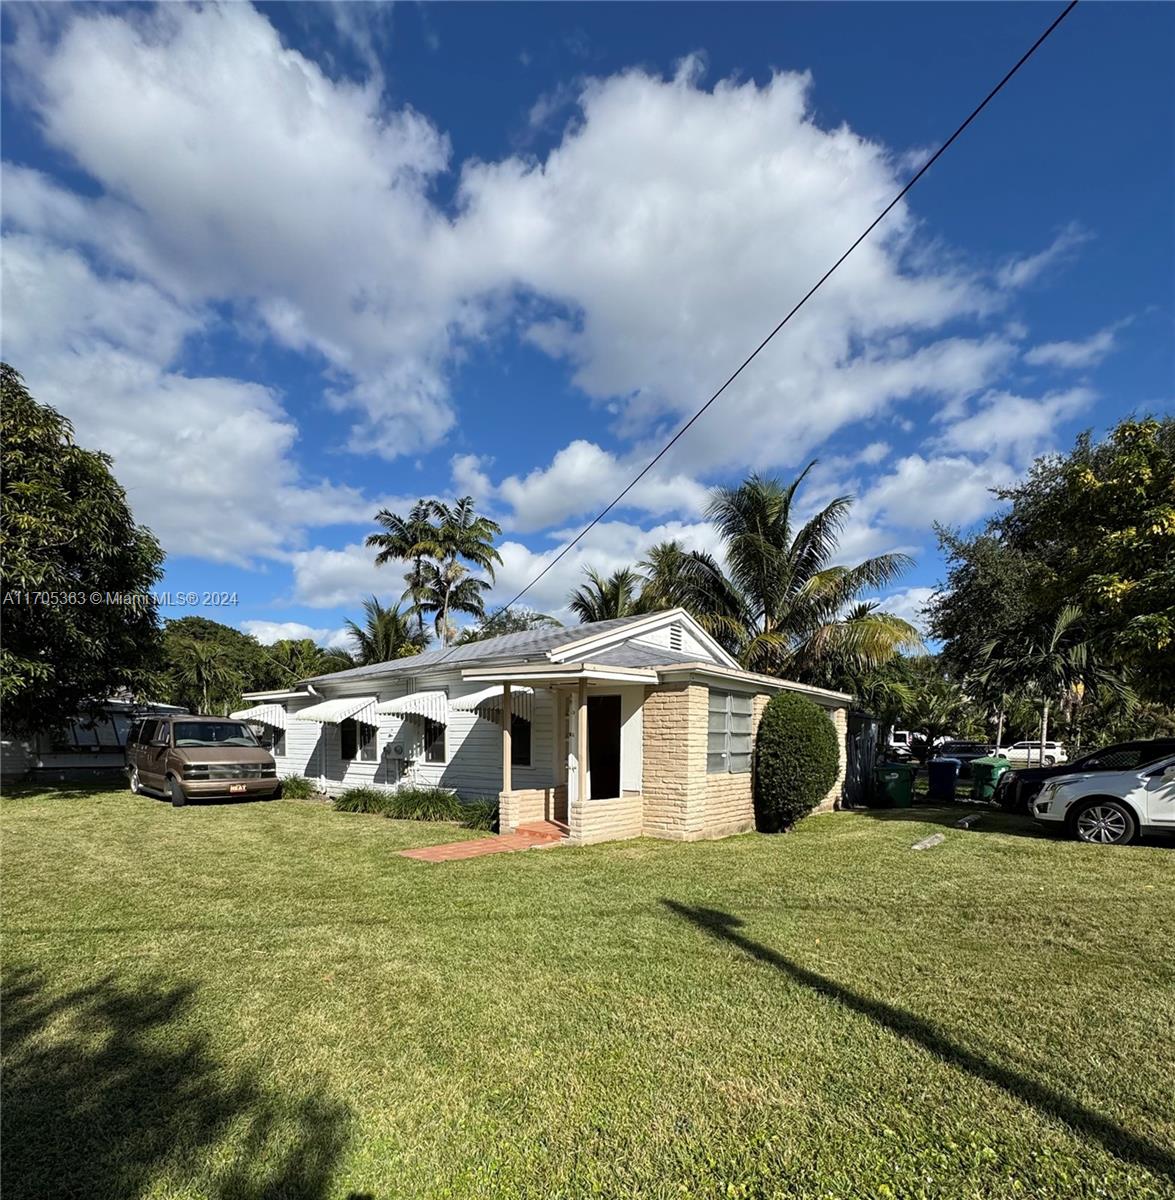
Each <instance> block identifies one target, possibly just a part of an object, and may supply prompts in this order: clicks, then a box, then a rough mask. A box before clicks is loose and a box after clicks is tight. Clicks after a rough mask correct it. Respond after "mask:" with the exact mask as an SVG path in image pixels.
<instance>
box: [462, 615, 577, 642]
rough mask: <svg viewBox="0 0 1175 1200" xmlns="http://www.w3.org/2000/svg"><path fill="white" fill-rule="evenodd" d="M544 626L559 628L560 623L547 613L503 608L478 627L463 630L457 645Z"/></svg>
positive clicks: (483, 619)
mask: <svg viewBox="0 0 1175 1200" xmlns="http://www.w3.org/2000/svg"><path fill="white" fill-rule="evenodd" d="M544 626H554V627H559V626H560V622H559V621H556V620H555V618H554V617H549V616H547V614H546V613H540V612H535V611H534V610H533V609H529V608H503V609H501V610H500V611H498V612H496V613H491V614H490V615H489V616H488V617H483V618H482V619H481V620H480V621H478V623H477V624H476V625H470V626H468V627H467V628H465V629H463V630H462V631H461V632H460V634H458V636H457V642H456V644H457V645H458V646H464V645H466V644H467V643H469V642H481V641H485V639H486V638H494V637H501V636H502V635H503V634H506V633H526V632H527V631H528V630H531V629H541V628H543V627H544Z"/></svg>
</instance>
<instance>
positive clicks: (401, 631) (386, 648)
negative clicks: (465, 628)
mask: <svg viewBox="0 0 1175 1200" xmlns="http://www.w3.org/2000/svg"><path fill="white" fill-rule="evenodd" d="M363 612H364V614H365V621H364V623H363V625H357V624H356V623H355V622H354V621H348V622H347V629H348V631H349V633H350V635H351V641H352V642H353V643H354V644H355V661H356V662H357V663H358V665H359V666H361V667H366V666H369V665H371V664H372V663H381V662H391V661H392V660H393V659H396V658H405V657H406V656H408V655H410V654H419V653H420V651H421V650H423V649H424V642H423V641H422V640H421V638H420V636H419V635H418V634H415V633H413V632H412V629H411V627H410V624H409V618H408V615H407V614H405V613H402V612H401V611H400V607H399V605H393V606H392V607H391V608H384V606H383V605H382V604H380V602H379V601H378V600H377V599H376V598H375V597H374V596H372V597H371V598H370V599H369V600H364V601H363Z"/></svg>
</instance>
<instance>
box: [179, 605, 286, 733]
mask: <svg viewBox="0 0 1175 1200" xmlns="http://www.w3.org/2000/svg"><path fill="white" fill-rule="evenodd" d="M290 683H291V680H290V679H289V678H288V677H283V676H281V675H280V674H278V673H276V672H275V669H274V667H273V665H272V664H271V663H270V662H268V661H267V658H266V652H265V649H264V648H263V647H262V646H261V644H260V643H259V642H258V641H257V639H256V638H255V637H252V636H250V635H249V634H247V633H242V632H241V631H240V630H239V629H233V628H232V626H231V625H222V624H221V623H220V622H219V621H211V620H209V619H208V618H207V617H197V616H191V617H179V618H177V619H176V620H173V621H168V622H167V624H166V625H165V626H164V628H163V654H162V671H161V674H160V678H159V683H158V687H159V690H160V692H161V693H162V694H163V696H164V697H165V699H166V700H167V701H168V702H169V703H171V704H180V705H183V707H184V708H188V709H191V710H192V711H193V712H202V713H220V714H223V713H226V712H229V711H231V710H232V709H233V708H235V707H237V701H238V700H239V699H240V696H241V693H242V692H244V691H252V690H254V689H261V688H266V687H275V686H289V685H290Z"/></svg>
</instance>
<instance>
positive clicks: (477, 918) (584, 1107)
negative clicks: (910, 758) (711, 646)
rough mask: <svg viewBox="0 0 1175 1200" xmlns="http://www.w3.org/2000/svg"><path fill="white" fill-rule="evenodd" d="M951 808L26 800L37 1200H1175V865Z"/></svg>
mask: <svg viewBox="0 0 1175 1200" xmlns="http://www.w3.org/2000/svg"><path fill="white" fill-rule="evenodd" d="M957 817H958V810H954V811H951V810H944V809H922V808H915V809H912V810H890V811H877V812H873V813H862V814H830V815H827V816H817V817H811V818H809V819H807V820H806V821H804V822H803V823H802V824H801V825H800V827H799V828H798V830H797V831H796V832H795V833H792V834H788V835H786V836H782V837H775V838H765V837H760V836H756V835H748V836H745V837H739V838H732V839H729V840H727V841H723V842H705V843H697V844H693V845H680V844H672V843H664V842H653V841H639V842H628V843H618V844H613V845H604V846H598V847H593V848H590V849H586V850H572V849H566V848H564V849H558V850H548V851H544V852H541V853H523V854H507V855H494V856H490V857H488V858H482V859H477V860H471V861H468V862H462V863H454V864H447V865H443V866H428V865H424V864H421V863H418V862H414V861H411V860H408V859H404V858H400V857H398V856H397V855H396V854H395V851H396V850H398V849H402V848H405V847H408V846H419V845H426V844H429V843H432V842H438V841H442V840H447V839H453V838H467V837H469V836H471V835H470V833H469V831H468V830H463V829H460V828H457V827H455V826H453V825H450V824H436V825H434V824H427V823H420V822H407V821H395V820H388V819H385V818H381V817H374V816H359V815H346V816H345V815H343V814H339V813H336V812H333V811H332V810H331V809H330V808H329V807H327V806H326V805H323V804H321V803H314V802H305V801H294V800H281V801H278V802H275V803H270V804H243V803H241V804H208V805H189V806H187V807H186V808H182V809H173V808H172V807H171V806H170V805H166V804H163V803H161V802H154V801H151V800H148V799H145V798H134V797H131V796H130V795H129V794H127V793H125V792H124V793H96V792H91V793H87V792H85V791H82V790H74V791H72V792H70V793H67V794H65V795H64V796H62V797H61V798H58V797H55V796H37V795H28V794H25V795H16V796H14V797H12V798H6V799H5V800H4V802H3V805H2V806H0V823H2V832H3V848H4V894H3V921H4V950H5V974H6V993H5V1003H4V1008H3V1016H4V1025H5V1037H4V1044H5V1054H6V1058H7V1070H6V1073H5V1079H4V1096H3V1105H2V1108H0V1115H2V1119H3V1143H4V1160H3V1170H4V1179H3V1192H4V1196H5V1200H23V1198H25V1197H37V1198H38V1200H46V1198H53V1197H66V1196H85V1197H87V1198H88V1200H102V1198H104V1197H118V1198H120V1200H121V1198H123V1197H132V1198H133V1197H150V1198H152V1200H207V1198H211V1200H228V1198H230V1197H231V1198H234V1200H235V1198H242V1200H287V1198H289V1200H328V1198H337V1200H344V1198H350V1200H356V1198H358V1197H371V1198H375V1197H378V1198H379V1200H400V1198H403V1200H422V1198H423V1200H432V1198H441V1197H445V1198H457V1197H471V1198H472V1197H477V1198H482V1197H489V1198H491V1200H495V1198H502V1200H505V1198H507V1197H509V1198H511V1200H513V1198H516V1197H526V1198H538V1197H561V1198H564V1200H578V1198H580V1197H634V1198H637V1197H639V1198H641V1200H669V1198H671V1197H672V1198H695V1197H696V1198H718V1197H722V1198H724V1200H728V1198H731V1197H744V1198H746V1197H763V1198H766V1197H813V1198H816V1197H819V1198H825V1200H835V1198H844V1200H850V1198H851V1200H859V1198H860V1200H865V1198H873V1197H889V1198H894V1200H896V1198H907V1197H908V1198H911V1200H913V1198H919V1200H922V1198H927V1200H929V1198H936V1200H937V1198H940V1197H941V1198H948V1197H950V1198H959V1200H964V1198H965V1200H978V1198H991V1200H997V1198H998V1200H1004V1198H1005V1197H1023V1198H1025V1200H1037V1198H1042V1197H1057V1198H1058V1200H1059V1198H1064V1200H1082V1198H1090V1200H1092V1198H1094V1197H1103V1198H1113V1200H1123V1198H1133V1197H1172V1196H1175V1145H1173V1143H1175V1106H1173V1105H1172V1103H1171V1097H1172V1094H1173V1091H1175V1037H1173V1036H1172V1034H1173V1028H1175V956H1173V955H1172V953H1171V940H1170V931H1171V929H1172V928H1175V855H1172V853H1171V851H1170V850H1169V849H1168V848H1166V847H1162V846H1145V845H1144V846H1137V847H1130V848H1124V849H1117V848H1112V847H1111V848H1101V847H1088V846H1081V845H1076V844H1072V843H1066V842H1056V841H1052V840H1049V839H1046V838H1043V837H1039V836H1035V834H1034V831H1033V830H1032V829H1031V828H1030V827H1029V826H1027V825H1026V824H1025V823H1024V822H1023V821H1021V820H1020V819H1018V818H1013V817H1009V816H1006V815H1003V814H991V815H990V816H987V815H985V817H984V820H983V821H982V822H981V823H980V825H979V826H978V827H977V828H976V829H975V830H973V831H963V830H958V829H956V828H954V825H953V822H954V820H955V819H957ZM938 831H942V832H945V833H946V834H947V840H946V842H945V843H944V844H943V845H941V846H939V847H937V848H936V849H934V850H931V851H927V852H924V853H918V852H914V851H911V850H910V846H911V844H912V843H913V842H915V841H917V840H918V839H919V838H921V837H924V836H926V834H928V833H932V832H938Z"/></svg>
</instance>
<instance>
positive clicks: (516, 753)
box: [510, 713, 530, 767]
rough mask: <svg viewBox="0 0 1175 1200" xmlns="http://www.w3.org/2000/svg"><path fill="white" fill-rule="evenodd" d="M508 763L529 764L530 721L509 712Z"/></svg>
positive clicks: (513, 764) (516, 765)
mask: <svg viewBox="0 0 1175 1200" xmlns="http://www.w3.org/2000/svg"><path fill="white" fill-rule="evenodd" d="M510 765H511V766H512V767H529V766H530V722H529V721H528V720H527V719H526V718H525V717H520V716H518V714H517V713H511V714H510Z"/></svg>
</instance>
